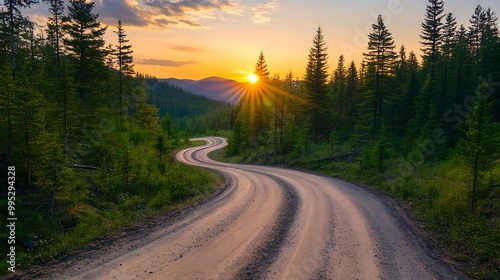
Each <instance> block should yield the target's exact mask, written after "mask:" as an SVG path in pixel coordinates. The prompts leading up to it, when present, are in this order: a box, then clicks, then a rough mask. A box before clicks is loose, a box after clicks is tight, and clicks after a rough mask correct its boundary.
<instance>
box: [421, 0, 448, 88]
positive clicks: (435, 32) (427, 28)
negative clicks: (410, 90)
mask: <svg viewBox="0 0 500 280" xmlns="http://www.w3.org/2000/svg"><path fill="white" fill-rule="evenodd" d="M425 12H426V13H425V19H424V22H422V34H421V35H420V39H421V41H420V44H421V45H422V48H421V50H422V52H423V53H424V55H423V58H424V64H425V65H426V66H428V67H429V68H430V76H431V81H434V80H435V77H436V63H437V61H438V58H439V49H440V46H441V44H442V38H443V32H442V29H443V23H442V19H443V17H444V16H445V15H444V14H443V12H444V2H443V1H442V0H429V4H428V5H427V8H426V9H425Z"/></svg>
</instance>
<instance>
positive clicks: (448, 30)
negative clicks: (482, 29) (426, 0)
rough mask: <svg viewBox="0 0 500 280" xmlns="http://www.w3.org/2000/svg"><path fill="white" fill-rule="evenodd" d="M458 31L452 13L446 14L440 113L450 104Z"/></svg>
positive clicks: (442, 48) (442, 50)
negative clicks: (452, 65) (451, 67)
mask: <svg viewBox="0 0 500 280" xmlns="http://www.w3.org/2000/svg"><path fill="white" fill-rule="evenodd" d="M456 32H457V21H456V18H455V17H454V16H453V14H452V13H449V14H447V15H446V19H445V23H444V26H443V44H442V46H441V53H442V57H443V61H442V68H443V70H442V71H443V72H442V81H441V86H442V88H441V100H440V107H439V109H440V113H443V112H444V110H445V108H446V106H447V105H448V102H447V99H448V96H449V94H448V92H449V91H450V70H451V69H450V62H451V59H452V54H453V50H454V49H455V48H456V44H457V41H456Z"/></svg>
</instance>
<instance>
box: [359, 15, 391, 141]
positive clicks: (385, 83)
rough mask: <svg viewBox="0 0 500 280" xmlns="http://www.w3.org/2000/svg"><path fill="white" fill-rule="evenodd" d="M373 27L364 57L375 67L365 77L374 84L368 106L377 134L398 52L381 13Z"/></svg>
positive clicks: (389, 92) (369, 65) (389, 90)
mask: <svg viewBox="0 0 500 280" xmlns="http://www.w3.org/2000/svg"><path fill="white" fill-rule="evenodd" d="M372 28H373V32H372V33H370V34H368V40H369V41H368V52H367V53H364V58H365V62H366V63H367V65H368V68H370V67H373V68H372V69H373V71H371V72H370V71H369V72H367V74H366V77H365V78H366V79H367V80H370V82H371V83H372V84H373V87H372V89H371V92H370V93H369V94H368V96H367V98H368V100H366V102H368V103H369V105H368V107H371V111H372V112H373V113H372V128H371V134H372V135H376V133H377V132H378V130H379V129H380V127H381V125H382V114H383V111H384V108H383V107H384V105H385V104H386V102H387V100H388V99H389V98H390V94H391V85H390V81H391V80H390V78H391V76H393V74H394V73H393V70H394V66H395V62H396V58H397V54H396V52H395V51H394V49H395V45H394V39H393V37H392V34H391V32H389V30H387V27H386V26H385V24H384V20H383V18H382V16H381V15H379V16H378V18H377V23H375V24H373V25H372Z"/></svg>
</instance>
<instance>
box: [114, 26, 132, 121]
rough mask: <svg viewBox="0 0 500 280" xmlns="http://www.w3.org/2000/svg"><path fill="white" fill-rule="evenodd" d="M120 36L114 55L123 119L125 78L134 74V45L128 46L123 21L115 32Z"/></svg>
mask: <svg viewBox="0 0 500 280" xmlns="http://www.w3.org/2000/svg"><path fill="white" fill-rule="evenodd" d="M113 32H115V33H116V35H117V36H118V44H117V45H116V49H115V50H114V55H116V63H117V67H118V100H119V107H120V110H119V111H120V115H121V116H122V117H123V116H124V114H125V112H124V86H125V85H124V83H125V77H126V76H131V75H133V74H134V69H133V67H134V65H133V64H132V63H133V62H134V58H133V57H132V53H133V51H132V45H130V44H128V43H129V40H128V39H127V34H126V33H125V30H123V26H122V21H121V20H118V27H117V30H116V31H113Z"/></svg>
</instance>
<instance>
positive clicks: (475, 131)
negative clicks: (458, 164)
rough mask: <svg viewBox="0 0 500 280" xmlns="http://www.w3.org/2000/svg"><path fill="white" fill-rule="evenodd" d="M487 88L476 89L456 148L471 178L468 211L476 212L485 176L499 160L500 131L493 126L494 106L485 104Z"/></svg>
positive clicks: (487, 93) (485, 86)
mask: <svg viewBox="0 0 500 280" xmlns="http://www.w3.org/2000/svg"><path fill="white" fill-rule="evenodd" d="M489 87H490V85H489V84H488V83H486V82H485V83H482V84H481V85H479V87H478V89H477V91H476V100H475V103H474V106H473V109H472V112H471V114H470V115H469V116H468V117H467V119H466V120H465V125H464V127H463V128H462V129H463V130H462V131H463V135H464V137H463V139H462V141H461V143H460V148H461V151H462V152H463V155H464V158H465V165H466V167H467V169H468V171H469V175H470V177H471V182H470V186H471V195H470V197H471V200H470V207H471V211H476V196H477V192H478V188H480V187H481V186H482V185H483V179H484V174H485V172H487V171H488V170H489V169H490V168H491V167H492V166H493V165H494V161H495V160H497V159H498V156H499V154H498V153H499V147H500V133H499V131H500V129H499V128H498V124H497V123H494V122H493V108H494V102H493V101H489V100H488V95H489Z"/></svg>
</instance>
